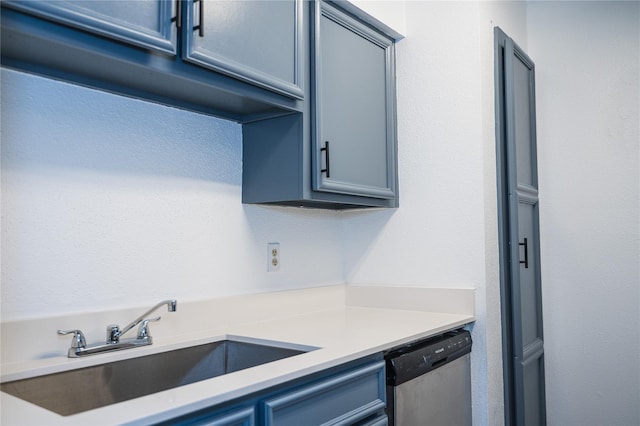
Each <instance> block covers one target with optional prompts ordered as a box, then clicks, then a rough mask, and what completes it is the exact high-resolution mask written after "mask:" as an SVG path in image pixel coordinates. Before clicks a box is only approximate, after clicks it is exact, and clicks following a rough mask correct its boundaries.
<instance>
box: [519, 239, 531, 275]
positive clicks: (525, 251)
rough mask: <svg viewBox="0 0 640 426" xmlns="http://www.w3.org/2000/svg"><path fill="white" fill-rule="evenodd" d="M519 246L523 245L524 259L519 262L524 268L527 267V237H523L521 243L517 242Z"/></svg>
mask: <svg viewBox="0 0 640 426" xmlns="http://www.w3.org/2000/svg"><path fill="white" fill-rule="evenodd" d="M518 245H520V246H524V260H521V261H520V263H524V268H525V269H529V246H528V243H527V238H526V237H525V239H524V242H523V243H518Z"/></svg>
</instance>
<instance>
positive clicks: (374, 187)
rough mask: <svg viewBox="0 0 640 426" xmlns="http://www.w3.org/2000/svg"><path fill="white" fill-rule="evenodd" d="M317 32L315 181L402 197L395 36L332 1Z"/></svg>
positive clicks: (319, 16)
mask: <svg viewBox="0 0 640 426" xmlns="http://www.w3.org/2000/svg"><path fill="white" fill-rule="evenodd" d="M313 36H314V41H313V47H314V56H313V61H314V64H313V66H312V73H313V74H312V76H313V77H312V81H313V88H314V92H313V93H314V95H315V96H314V101H313V104H312V105H313V114H312V120H313V126H312V127H313V134H312V138H313V142H314V151H313V152H314V154H315V159H314V168H315V173H314V177H315V181H314V189H315V190H317V191H327V192H336V193H341V194H350V195H359V196H365V197H372V198H383V199H394V198H395V197H396V159H395V156H396V152H395V151H396V125H395V74H394V41H393V39H391V38H389V37H387V36H386V35H384V34H382V33H381V32H379V31H376V30H374V29H372V28H371V27H369V26H368V25H365V24H364V23H363V22H362V21H360V20H356V19H354V18H353V17H352V16H351V15H348V14H347V13H345V12H343V11H342V10H340V9H338V8H336V7H333V6H332V5H331V4H329V3H325V2H317V3H316V7H315V15H314V34H313Z"/></svg>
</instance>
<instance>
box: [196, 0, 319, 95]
mask: <svg viewBox="0 0 640 426" xmlns="http://www.w3.org/2000/svg"><path fill="white" fill-rule="evenodd" d="M187 5H188V10H187V14H186V21H185V26H186V27H187V29H188V30H187V32H186V34H185V38H184V46H185V47H184V52H185V56H184V57H185V60H187V61H189V62H192V63H195V64H198V65H200V66H203V67H206V68H209V69H212V70H215V71H218V72H221V73H224V74H227V75H230V76H233V77H235V78H238V79H241V80H244V81H247V82H249V83H251V84H255V85H257V86H260V87H264V88H267V89H269V90H272V91H274V92H277V93H280V94H283V95H286V96H291V97H294V98H297V99H302V98H303V97H304V96H303V95H304V94H303V87H302V72H303V70H302V68H303V63H302V60H303V55H304V54H305V52H306V50H305V49H304V48H303V46H302V31H303V26H302V19H303V15H302V14H303V10H302V9H303V8H302V0H274V1H270V0H243V1H205V0H195V1H189V2H187Z"/></svg>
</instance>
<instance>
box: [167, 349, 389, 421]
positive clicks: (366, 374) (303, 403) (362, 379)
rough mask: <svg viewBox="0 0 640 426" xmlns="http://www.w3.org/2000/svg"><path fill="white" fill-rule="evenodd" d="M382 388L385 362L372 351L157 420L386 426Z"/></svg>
mask: <svg viewBox="0 0 640 426" xmlns="http://www.w3.org/2000/svg"><path fill="white" fill-rule="evenodd" d="M385 392H386V387H385V364H384V361H383V360H382V359H381V356H374V357H371V358H368V359H361V360H358V361H354V362H353V363H349V364H347V365H344V366H338V367H335V368H332V369H330V371H325V372H320V373H316V374H313V375H310V376H308V377H303V378H300V379H297V380H294V381H292V382H289V383H283V384H281V385H278V386H276V387H275V388H271V389H266V390H264V391H261V392H258V393H256V394H252V395H247V396H246V397H244V398H240V399H238V400H234V401H229V402H227V403H225V404H223V405H221V406H212V407H209V408H205V409H203V410H199V411H196V412H193V413H190V414H186V415H183V416H180V417H178V418H173V419H168V420H165V421H163V422H161V423H158V424H160V425H171V426H175V425H195V426H254V425H259V426H320V425H322V426H347V425H350V426H385V425H387V416H386V414H385V408H386V401H387V398H386V393H385Z"/></svg>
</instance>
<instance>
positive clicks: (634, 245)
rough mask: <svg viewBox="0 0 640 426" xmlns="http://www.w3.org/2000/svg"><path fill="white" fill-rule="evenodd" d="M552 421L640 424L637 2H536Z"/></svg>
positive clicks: (534, 44) (534, 45) (534, 50)
mask: <svg viewBox="0 0 640 426" xmlns="http://www.w3.org/2000/svg"><path fill="white" fill-rule="evenodd" d="M529 53H530V54H531V56H532V58H533V59H534V61H535V62H536V79H537V80H536V84H537V111H538V155H539V162H540V165H539V169H540V200H541V207H540V222H541V238H542V241H541V254H542V291H543V298H544V305H543V309H544V321H545V324H544V333H545V366H546V373H547V374H546V379H547V404H548V416H549V417H548V418H549V423H550V424H557V425H568V426H571V425H575V426H582V425H596V424H603V425H604V424H606V425H614V424H615V425H638V424H640V408H639V404H638V402H639V401H640V362H639V361H638V360H640V331H638V330H640V264H639V262H640V232H639V227H640V209H639V206H638V204H639V199H640V188H639V186H640V157H639V155H640V152H639V151H640V142H639V141H640V131H639V126H640V123H639V120H640V82H639V77H640V3H639V2H532V3H530V5H529Z"/></svg>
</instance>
